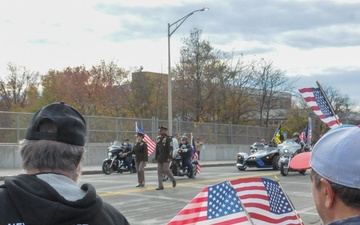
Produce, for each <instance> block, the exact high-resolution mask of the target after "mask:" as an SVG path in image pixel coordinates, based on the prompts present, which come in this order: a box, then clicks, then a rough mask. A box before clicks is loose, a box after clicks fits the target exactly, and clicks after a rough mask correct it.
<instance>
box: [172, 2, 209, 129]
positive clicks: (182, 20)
mask: <svg viewBox="0 0 360 225" xmlns="http://www.w3.org/2000/svg"><path fill="white" fill-rule="evenodd" d="M206 10H209V8H205V7H204V8H202V9H198V10H195V11H192V12H191V13H189V14H187V15H186V16H184V17H182V18H181V19H179V20H177V21H176V22H174V23H172V24H170V23H168V122H169V125H168V131H169V135H172V90H171V89H172V88H171V77H172V76H171V62H170V37H171V35H172V34H173V33H174V32H175V31H176V30H177V29H178V28H179V27H180V26H181V24H183V23H184V21H185V20H186V19H187V18H189V16H191V15H192V14H194V13H195V12H202V11H206ZM174 25H175V28H174V29H173V30H172V31H171V27H172V26H174Z"/></svg>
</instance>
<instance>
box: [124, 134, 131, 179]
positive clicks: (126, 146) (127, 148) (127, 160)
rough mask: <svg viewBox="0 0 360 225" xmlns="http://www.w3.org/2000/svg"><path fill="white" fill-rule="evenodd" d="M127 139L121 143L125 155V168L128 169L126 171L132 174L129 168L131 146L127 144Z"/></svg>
mask: <svg viewBox="0 0 360 225" xmlns="http://www.w3.org/2000/svg"><path fill="white" fill-rule="evenodd" d="M129 141H130V140H129V138H126V139H124V143H123V147H124V153H126V155H127V156H126V157H125V161H124V163H125V166H126V167H127V168H128V170H129V171H130V173H133V170H132V168H131V166H130V164H131V160H132V156H131V154H129V152H131V150H132V145H131V144H130V143H129Z"/></svg>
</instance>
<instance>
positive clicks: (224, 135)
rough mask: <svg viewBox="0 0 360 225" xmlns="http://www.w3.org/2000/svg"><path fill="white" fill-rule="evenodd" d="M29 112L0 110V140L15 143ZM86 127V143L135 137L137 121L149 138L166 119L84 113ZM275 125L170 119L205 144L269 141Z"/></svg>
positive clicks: (178, 131) (177, 130)
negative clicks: (258, 125)
mask: <svg viewBox="0 0 360 225" xmlns="http://www.w3.org/2000/svg"><path fill="white" fill-rule="evenodd" d="M32 115H33V114H32V113H20V112H0V143H18V142H19V140H21V139H24V138H25V132H26V128H27V126H28V124H29V121H30V119H31V117H32ZM84 117H85V119H86V122H87V126H88V136H87V143H109V142H112V141H115V140H120V141H122V140H123V139H124V138H129V139H131V140H135V133H136V131H135V129H136V128H135V124H136V123H137V124H138V126H139V127H141V128H142V129H143V130H144V131H145V133H146V134H147V135H148V136H149V137H151V138H152V139H153V140H155V139H156V136H157V135H158V127H159V126H160V125H163V126H167V125H168V122H167V121H166V120H158V119H157V118H155V117H153V118H152V119H134V118H131V119H130V118H121V117H102V116H84ZM275 129H276V127H256V126H240V125H232V124H216V123H195V122H184V121H174V122H173V133H174V134H180V135H183V134H184V133H185V134H186V135H187V136H188V137H190V134H191V133H193V134H194V136H195V137H200V139H201V140H202V141H203V142H204V143H207V144H249V145H250V144H252V143H254V142H255V141H259V140H260V139H262V138H265V139H266V140H267V141H268V142H269V141H270V140H271V138H272V136H273V134H274V132H275Z"/></svg>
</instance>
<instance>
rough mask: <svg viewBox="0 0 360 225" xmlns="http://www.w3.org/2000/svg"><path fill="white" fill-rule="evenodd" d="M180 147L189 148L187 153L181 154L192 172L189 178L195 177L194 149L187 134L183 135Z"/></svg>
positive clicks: (184, 162)
mask: <svg viewBox="0 0 360 225" xmlns="http://www.w3.org/2000/svg"><path fill="white" fill-rule="evenodd" d="M179 147H180V148H181V149H187V151H186V153H183V154H181V158H182V160H183V164H184V165H185V166H187V168H188V172H189V174H190V176H189V178H194V171H193V168H192V163H191V158H192V156H193V149H192V147H191V145H190V144H189V142H188V139H187V137H186V136H182V137H181V139H180V144H179Z"/></svg>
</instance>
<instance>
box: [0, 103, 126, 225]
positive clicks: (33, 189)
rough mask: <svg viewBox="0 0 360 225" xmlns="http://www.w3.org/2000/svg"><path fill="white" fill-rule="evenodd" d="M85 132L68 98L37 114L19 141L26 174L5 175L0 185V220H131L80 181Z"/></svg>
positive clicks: (116, 223) (96, 223)
mask: <svg viewBox="0 0 360 225" xmlns="http://www.w3.org/2000/svg"><path fill="white" fill-rule="evenodd" d="M85 137H86V123H85V120H84V118H83V116H82V115H81V114H80V113H79V112H78V111H77V110H76V109H74V108H73V107H71V106H69V105H66V104H65V103H62V102H60V103H53V104H50V105H47V106H44V107H43V108H41V109H40V110H38V111H37V112H36V113H35V114H34V116H33V118H32V119H31V121H30V124H29V126H28V128H27V131H26V138H25V139H24V140H22V141H21V142H20V155H21V158H22V166H23V169H24V170H25V171H26V174H20V175H18V176H15V177H11V178H6V179H5V182H4V185H2V186H0V199H1V204H0V212H1V215H2V216H0V224H37V225H45V224H57V225H65V224H66V225H69V224H93V225H100V224H101V225H102V224H110V225H123V224H125V225H127V224H129V223H128V221H127V220H126V218H125V217H124V216H123V215H122V214H121V213H120V212H119V211H118V210H116V209H115V208H114V207H113V206H111V205H109V204H107V203H105V202H103V201H102V200H101V198H100V197H99V196H98V195H97V194H96V191H95V188H94V187H93V186H92V185H90V184H83V185H82V186H81V187H79V186H78V185H77V181H78V179H79V176H80V175H81V168H82V163H83V159H84V152H85V149H84V145H85ZM3 212H4V213H3Z"/></svg>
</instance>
